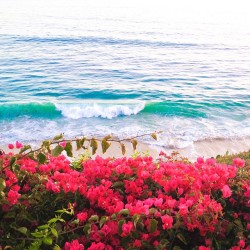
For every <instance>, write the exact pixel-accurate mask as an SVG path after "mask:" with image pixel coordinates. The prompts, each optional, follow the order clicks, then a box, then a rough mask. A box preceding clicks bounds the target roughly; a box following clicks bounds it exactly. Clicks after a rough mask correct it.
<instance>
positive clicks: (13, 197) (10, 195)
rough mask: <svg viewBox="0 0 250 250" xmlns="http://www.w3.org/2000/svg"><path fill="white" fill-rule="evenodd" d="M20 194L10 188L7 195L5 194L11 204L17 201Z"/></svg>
mask: <svg viewBox="0 0 250 250" xmlns="http://www.w3.org/2000/svg"><path fill="white" fill-rule="evenodd" d="M20 196H21V195H20V194H19V193H18V192H17V191H14V190H12V189H11V190H10V191H9V192H8V196H7V200H8V201H9V203H10V204H11V205H14V204H16V203H17V202H18V198H19V197H20Z"/></svg>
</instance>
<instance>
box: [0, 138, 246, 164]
mask: <svg viewBox="0 0 250 250" xmlns="http://www.w3.org/2000/svg"><path fill="white" fill-rule="evenodd" d="M123 143H124V144H125V147H126V154H125V155H124V156H127V157H129V156H131V155H132V154H134V150H133V147H132V144H131V143H130V142H127V141H125V142H123ZM30 144H31V146H32V148H37V147H38V146H39V145H40V144H39V143H37V142H36V143H35V142H31V143H30ZM74 145H75V143H73V148H74V150H73V151H74V156H77V155H79V154H83V153H84V150H79V151H77V150H76V149H75V147H74ZM86 146H87V145H86ZM0 148H1V149H2V150H4V152H5V153H8V152H10V151H11V150H9V148H8V146H7V145H2V146H0ZM249 150H250V138H245V139H234V140H232V139H231V140H229V139H215V140H203V141H197V142H195V143H193V144H192V145H191V146H189V147H186V148H181V149H180V148H171V149H170V148H164V147H157V146H153V145H149V144H146V143H143V142H138V145H137V148H136V151H137V152H140V153H141V155H145V154H148V155H150V156H152V157H153V158H155V159H156V158H157V157H158V156H159V153H160V152H161V151H163V152H165V153H167V154H168V155H170V154H171V153H172V152H176V151H177V152H179V153H180V155H181V156H183V157H187V158H188V159H189V160H191V161H195V160H196V159H197V157H204V158H210V157H216V156H217V155H225V154H226V153H228V154H236V153H240V152H243V151H249ZM12 151H13V150H12ZM14 152H15V153H16V152H18V150H14ZM90 152H91V148H90ZM96 155H99V156H102V157H115V158H117V157H123V155H122V151H121V146H120V144H119V143H117V142H112V143H111V146H110V147H109V149H108V150H107V152H106V153H104V154H103V153H102V148H101V145H100V143H99V145H98V149H97V152H96V154H95V155H94V156H93V157H95V156H96Z"/></svg>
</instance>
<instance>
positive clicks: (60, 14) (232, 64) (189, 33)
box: [0, 0, 250, 148]
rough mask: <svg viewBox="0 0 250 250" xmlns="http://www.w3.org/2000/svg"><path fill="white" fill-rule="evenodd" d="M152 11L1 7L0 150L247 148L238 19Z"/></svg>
mask: <svg viewBox="0 0 250 250" xmlns="http://www.w3.org/2000/svg"><path fill="white" fill-rule="evenodd" d="M191 2H192V1H191ZM157 3H158V4H156V2H155V1H154V2H153V1H148V2H147V3H146V4H144V5H140V1H139V2H138V3H134V2H132V1H126V2H125V1H121V2H119V3H118V2H117V1H108V2H106V3H103V2H101V1H96V0H95V1H91V2H90V1H84V2H82V1H74V2H73V3H72V2H71V3H70V2H69V1H53V3H50V2H49V1H48V0H47V1H43V2H36V1H35V2H33V1H24V2H22V3H21V2H20V1H17V0H12V1H8V2H7V1H6V2H1V3H0V128H1V131H0V140H1V143H8V142H12V141H15V140H20V141H33V140H41V139H45V138H50V137H53V135H55V134H58V132H64V133H65V135H66V136H68V137H72V136H77V135H82V134H85V135H100V136H102V135H106V134H108V133H113V134H114V135H116V136H119V137H126V136H128V135H130V134H140V133H144V132H148V131H154V130H163V131H164V133H163V135H162V136H161V138H160V141H159V142H157V143H158V144H159V145H163V146H166V147H168V146H169V147H172V146H174V147H179V148H181V147H185V146H187V145H190V144H192V143H193V142H195V141H197V140H206V139H215V138H240V137H245V136H250V126H249V124H250V68H249V65H250V45H249V44H250V33H249V31H248V30H249V29H247V27H249V26H250V20H249V17H248V14H247V11H246V8H244V6H240V7H239V6H238V5H235V6H234V5H230V4H228V5H227V6H226V7H225V6H224V7H222V6H221V7H220V6H217V5H213V4H211V5H209V6H203V5H199V4H198V3H197V2H196V5H195V6H196V8H195V9H194V8H193V7H192V5H187V6H185V5H183V4H182V5H181V4H179V5H178V4H175V5H174V6H172V5H169V6H166V3H169V2H168V1H167V2H164V3H163V1H158V2H157ZM193 6H194V5H193ZM216 6H217V7H216ZM163 7H164V8H163ZM215 7H216V8H217V9H216V11H215V9H214V8H215ZM236 7H237V8H236ZM211 15H212V18H211ZM233 15H234V17H236V15H237V18H232V17H233ZM152 143H153V142H152Z"/></svg>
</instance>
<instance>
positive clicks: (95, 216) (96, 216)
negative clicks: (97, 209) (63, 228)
mask: <svg viewBox="0 0 250 250" xmlns="http://www.w3.org/2000/svg"><path fill="white" fill-rule="evenodd" d="M98 220H99V217H98V215H92V216H91V217H90V218H89V219H88V221H89V222H92V221H98Z"/></svg>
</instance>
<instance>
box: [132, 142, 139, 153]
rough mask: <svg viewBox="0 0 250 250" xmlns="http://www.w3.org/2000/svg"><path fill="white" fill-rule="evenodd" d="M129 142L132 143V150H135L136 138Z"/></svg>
mask: <svg viewBox="0 0 250 250" xmlns="http://www.w3.org/2000/svg"><path fill="white" fill-rule="evenodd" d="M131 143H132V145H133V149H134V151H135V150H136V147H137V143H138V142H137V140H132V141H131Z"/></svg>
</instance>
